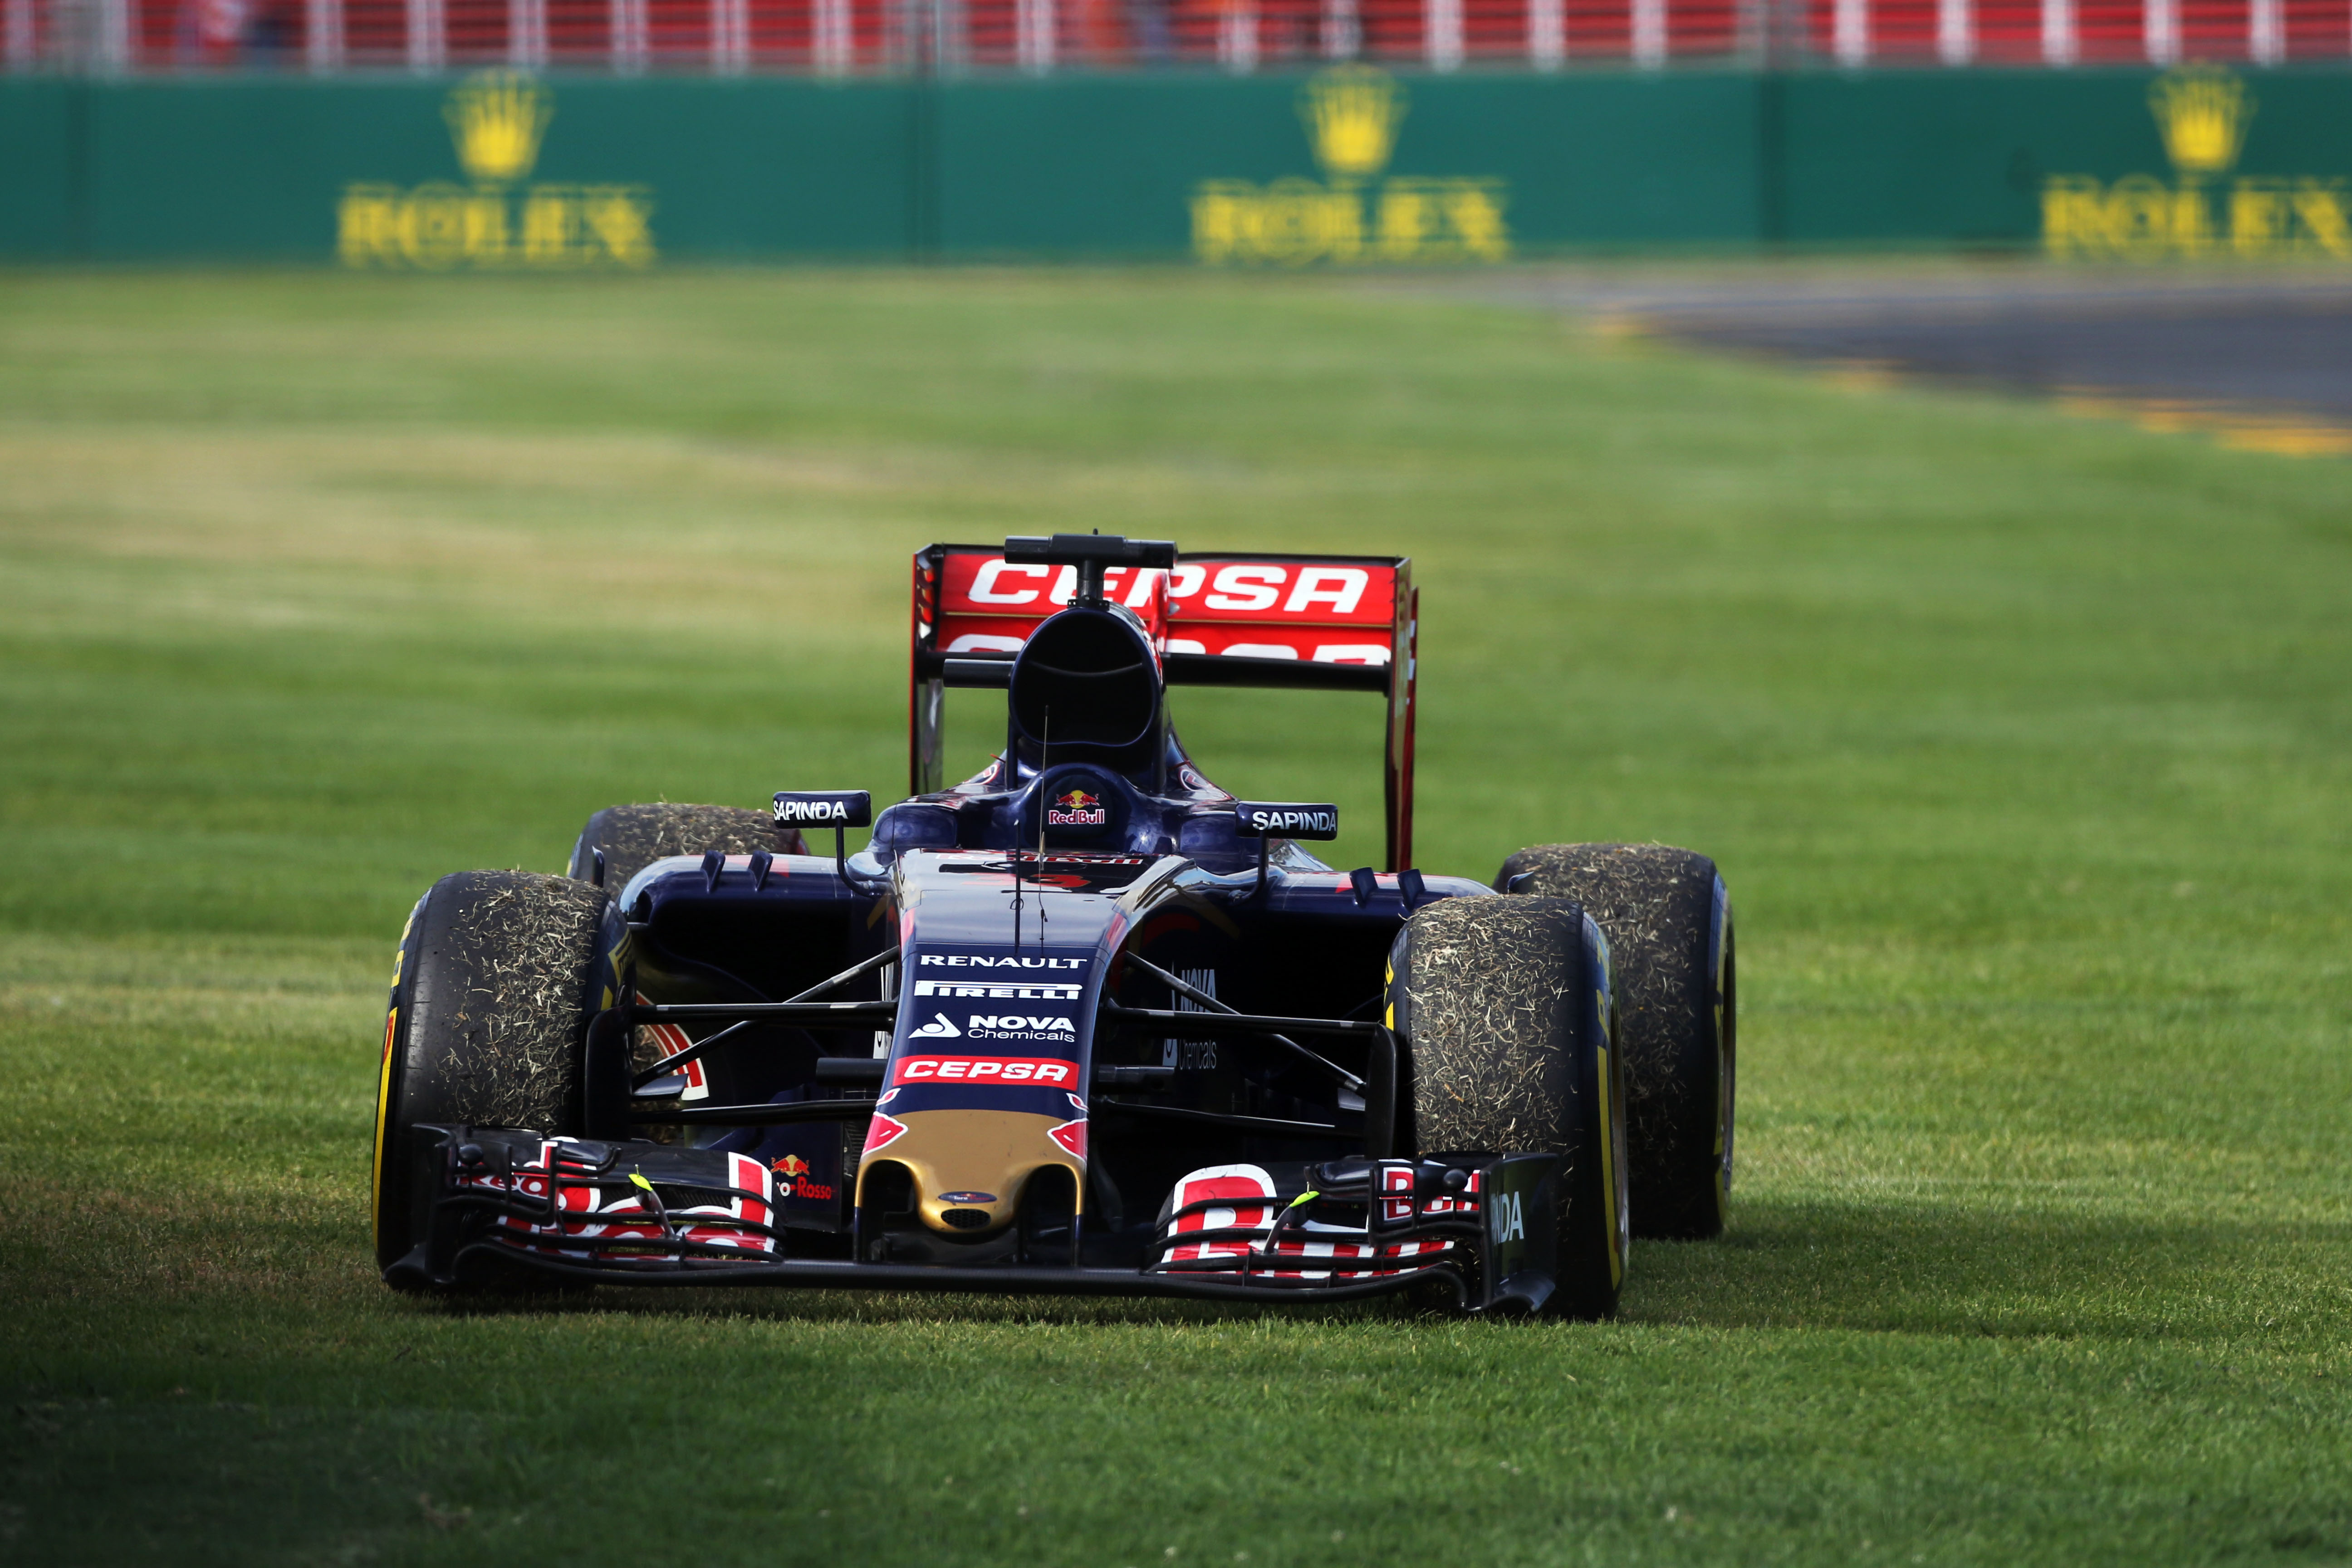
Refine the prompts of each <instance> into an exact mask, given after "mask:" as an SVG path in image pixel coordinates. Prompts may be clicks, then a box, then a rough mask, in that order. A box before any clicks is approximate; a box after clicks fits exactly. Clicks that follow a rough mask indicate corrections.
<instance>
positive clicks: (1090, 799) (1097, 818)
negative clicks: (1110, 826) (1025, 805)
mask: <svg viewBox="0 0 2352 1568" xmlns="http://www.w3.org/2000/svg"><path fill="white" fill-rule="evenodd" d="M1109 820H1110V811H1109V809H1108V807H1106V806H1105V805H1103V803H1102V796H1100V795H1088V794H1087V792H1086V791H1084V790H1082V789H1074V790H1072V791H1070V792H1069V793H1068V794H1067V795H1055V797H1054V798H1053V799H1052V800H1051V801H1049V802H1047V803H1046V805H1045V826H1048V827H1100V826H1103V825H1104V824H1105V823H1107V822H1108V821H1109Z"/></svg>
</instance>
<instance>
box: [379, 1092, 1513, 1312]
mask: <svg viewBox="0 0 2352 1568" xmlns="http://www.w3.org/2000/svg"><path fill="white" fill-rule="evenodd" d="M415 1136H417V1137H418V1138H420V1139H424V1140H427V1141H429V1142H430V1143H431V1145H432V1147H431V1149H430V1152H429V1157H428V1158H425V1159H421V1160H419V1161H417V1162H416V1165H415V1168H416V1169H417V1172H418V1183H419V1186H418V1191H417V1193H416V1194H415V1201H416V1204H417V1206H418V1211H419V1218H420V1220H421V1221H422V1222H423V1223H422V1224H421V1225H420V1226H419V1234H421V1235H423V1236H424V1237H425V1239H424V1241H423V1242H421V1243H420V1244H419V1245H418V1246H417V1247H415V1249H414V1250H412V1251H411V1252H410V1253H409V1254H408V1256H406V1257H405V1258H402V1259H400V1260H399V1261H398V1262H397V1263H394V1265H393V1266H392V1267H391V1268H387V1269H386V1270H385V1271H384V1273H385V1278H386V1279H389V1280H391V1281H392V1282H393V1283H394V1284H398V1285H403V1286H407V1287H410V1288H414V1289H454V1288H459V1287H463V1286H467V1285H475V1284H484V1283H491V1282H494V1281H496V1280H498V1279H501V1278H505V1279H512V1278H515V1277H516V1276H517V1274H518V1273H519V1272H520V1273H521V1274H525V1275H538V1276H541V1277H552V1278H560V1279H578V1280H604V1281H609V1282H613V1283H626V1284H688V1285H721V1284H768V1285H786V1286H803V1287H814V1288H818V1289H847V1290H856V1289H915V1290H962V1291H1004V1292H1037V1293H1056V1294H1077V1295H1114V1296H1116V1295H1132V1296H1183V1297H1194V1298H1202V1299H1209V1300H1282V1301H1292V1302H1300V1301H1308V1300H1325V1301H1330V1300H1355V1299H1358V1298H1361V1297H1366V1296H1377V1295H1385V1294H1388V1293H1391V1292H1393V1291H1397V1290H1402V1289H1409V1288H1412V1287H1413V1286H1415V1285H1416V1284H1420V1283H1422V1282H1424V1281H1435V1282H1439V1283H1440V1284H1442V1285H1444V1286H1450V1287H1451V1288H1452V1290H1453V1292H1454V1299H1455V1300H1456V1302H1457V1303H1458V1304H1459V1305H1460V1306H1461V1307H1462V1308H1463V1309H1464V1310H1468V1311H1473V1312H1496V1313H1502V1314H1511V1313H1532V1312H1537V1311H1540V1310H1542V1309H1543V1307H1544V1304H1545V1302H1546V1301H1547V1300H1549V1298H1550V1296H1551V1294H1552V1292H1553V1289H1554V1288H1555V1282H1556V1278H1557V1274H1556V1271H1557V1268H1558V1246H1557V1242H1556V1238H1555V1236H1554V1220H1553V1213H1554V1192H1553V1184H1554V1183H1555V1181H1556V1180H1557V1173H1558V1170H1559V1159H1558V1157H1557V1156H1554V1155H1549V1154H1449V1155H1442V1156H1438V1157H1435V1158H1433V1159H1426V1160H1361V1159H1353V1160H1335V1161H1328V1162H1323V1163H1318V1164H1299V1165H1290V1166H1275V1167H1258V1166H1243V1167H1215V1168H1213V1169H1212V1170H1211V1171H1209V1172H1196V1173H1193V1174H1192V1176H1189V1177H1187V1178H1185V1181H1184V1182H1183V1183H1180V1184H1178V1187H1177V1189H1176V1190H1175V1192H1173V1193H1171V1194H1170V1199H1169V1202H1168V1204H1167V1205H1165V1206H1164V1207H1163V1209H1162V1212H1161V1216H1160V1227H1159V1231H1158V1234H1157V1236H1156V1237H1155V1239H1154V1241H1153V1244H1152V1247H1151V1251H1150V1258H1148V1259H1147V1261H1146V1264H1145V1266H1144V1267H1143V1268H1141V1269H1134V1268H1040V1267H1024V1266H1015V1265H990V1266H984V1267H970V1268H958V1267H952V1266H941V1265H930V1264H882V1263H861V1262H854V1261H850V1260H847V1259H844V1258H794V1257H792V1256H789V1255H788V1254H787V1253H786V1252H785V1250H784V1248H785V1243H786V1235H787V1233H786V1232H785V1231H784V1230H783V1229H782V1227H780V1226H778V1225H777V1223H776V1220H777V1215H776V1213H775V1209H774V1206H773V1205H774V1194H773V1190H772V1185H771V1181H772V1178H771V1176H770V1173H769V1172H768V1171H767V1169H766V1168H765V1167H764V1166H762V1165H761V1163H760V1162H759V1161H757V1160H754V1159H751V1158H750V1157H748V1156H746V1155H742V1154H732V1153H728V1152H722V1151H719V1150H715V1149H687V1148H679V1147H677V1146H675V1145H671V1144H663V1143H652V1142H597V1141H593V1140H586V1139H574V1138H551V1137H543V1136H541V1134H539V1133H537V1132H531V1131H521V1130H519V1129H512V1128H482V1127H432V1126H420V1127H418V1128H416V1129H415ZM1237 1171H1238V1172H1248V1173H1251V1174H1250V1175H1249V1176H1247V1177H1244V1178H1240V1179H1241V1180H1244V1181H1245V1182H1246V1183H1247V1184H1248V1186H1247V1188H1246V1191H1244V1189H1243V1188H1241V1187H1233V1188H1231V1189H1230V1190H1226V1189H1224V1188H1218V1189H1217V1190H1211V1188H1210V1187H1206V1186H1201V1185H1199V1184H1201V1183H1202V1181H1203V1180H1204V1179H1207V1180H1211V1181H1216V1180H1221V1179H1227V1180H1229V1179H1232V1178H1230V1177H1229V1173H1233V1172H1237ZM1180 1198H1181V1199H1182V1200H1183V1201H1181V1202H1180V1201H1178V1200H1179V1199H1180ZM1253 1200H1254V1201H1253Z"/></svg>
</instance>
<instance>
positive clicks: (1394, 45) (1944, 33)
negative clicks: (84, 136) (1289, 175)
mask: <svg viewBox="0 0 2352 1568" xmlns="http://www.w3.org/2000/svg"><path fill="white" fill-rule="evenodd" d="M1796 58H1810V59H1819V60H1825V61H1833V62H1836V63H1838V64H1841V65H1846V66H1865V65H1871V64H1887V65H1933V64H1942V65H1947V66H1965V65H1973V64H1984V65H2007V66H2030V65H2042V66H2055V67H2065V66H2074V65H2110V64H2111V65H2124V64H2142V63H2145V64H2151V65H2159V66H2164V65H2172V64H2175V63H2177V62H2179V61H2182V60H2228V61H2245V62H2251V63H2253V64H2258V65H2278V64H2284V63H2288V62H2292V61H2305V60H2322V59H2344V58H2352V0H0V64H5V66H6V67H7V68H12V69H17V70H25V69H58V68H64V69H79V70H90V71H99V72H110V71H178V70H190V69H205V68H237V67H251V66H257V65H266V64H278V65H298V66H301V67H305V68H309V69H310V70H313V71H320V72H332V71H339V70H345V69H383V68H394V69H406V70H414V71H425V72H430V71H438V70H442V69H446V68H466V67H474V66H483V65H513V66H520V67H526V68H539V67H547V66H557V67H562V68H571V69H601V70H611V71H615V72H622V73H630V72H639V71H647V70H658V71H677V72H686V71H709V72H719V73H731V72H741V71H774V72H813V73H817V74H822V75H835V76H843V75H853V74H883V73H891V72H898V71H904V70H908V69H915V68H927V69H940V70H958V69H978V70H996V69H1001V70H1022V71H1029V72H1046V71H1053V70H1057V69H1105V68H1134V67H1148V66H1155V65H1165V64H1180V65H1189V64H1201V65H1214V66H1219V67H1223V68H1225V69H1227V70H1233V71H1250V70H1257V69H1268V68H1283V67H1286V66H1297V65H1308V64H1313V63H1318V62H1322V61H1329V60H1347V59H1364V60H1374V61H1379V62H1381V63H1383V64H1390V65H1397V66H1411V67H1418V68H1427V69H1432V70H1439V71H1445V70H1453V69H1454V68H1459V67H1463V66H1474V65H1475V66H1520V67H1526V68H1533V69H1537V70H1551V69H1557V68H1561V67H1572V66H1576V65H1579V64H1583V63H1593V64H1626V63H1630V64H1633V65H1636V66H1644V67H1657V66H1665V65H1669V64H1673V63H1675V62H1681V61H1690V62H1710V61H1711V62H1717V63H1760V62H1763V61H1766V60H1769V59H1779V60H1790V59H1796Z"/></svg>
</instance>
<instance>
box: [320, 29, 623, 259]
mask: <svg viewBox="0 0 2352 1568" xmlns="http://www.w3.org/2000/svg"><path fill="white" fill-rule="evenodd" d="M554 116H555V95H554V93H553V92H551V91H550V90H549V89H548V88H547V87H546V86H545V85H544V84H542V83H541V82H539V81H538V80H536V79H533V78H532V77H530V75H529V74H527V73H525V72H522V71H509V70H490V71H482V72H480V73H478V75H475V76H473V77H470V78H468V79H466V80H465V81H463V82H460V83H459V84H458V85H457V87H456V88H454V89H451V91H450V93H449V97H448V100H446V103H444V105H443V106H442V117H443V118H444V119H445V120H446V121H448V124H449V134H450V136H451V138H452V139H453V140H454V141H455V142H456V143H457V161H458V163H460V164H462V165H463V166H464V168H465V171H466V174H467V178H468V179H470V180H471V181H472V182H473V183H472V184H470V185H460V184H453V183H451V182H448V181H443V180H431V181H427V182H426V183H425V184H421V185H416V186H413V187H409V186H401V185H394V184H380V183H374V182H366V181H362V182H355V183H353V184H348V185H346V186H344V187H343V195H342V201H341V205H340V207H339V209H338V212H337V216H336V251H337V254H338V255H340V256H341V258H342V262H343V265H344V266H346V267H359V268H391V269H394V270H404V269H419V270H424V271H433V272H445V271H449V270H453V269H478V268H492V269H504V268H526V269H530V270H539V271H547V270H580V269H583V268H645V267H650V266H651V265H653V262H654V260H655V257H656V251H655V248H654V235H653V199H652V195H651V193H650V192H648V191H646V189H645V187H643V186H642V185H620V184H545V183H533V184H520V183H519V182H521V181H524V180H527V179H529V177H530V172H531V169H532V168H533V167H534V166H535V165H536V164H537V163H538V162H539V146H540V140H541V137H542V136H543V135H545V133H546V131H547V124H548V121H550V120H551V119H553V118H554Z"/></svg>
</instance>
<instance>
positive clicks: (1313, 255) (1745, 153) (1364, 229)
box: [938, 67, 1759, 264]
mask: <svg viewBox="0 0 2352 1568" xmlns="http://www.w3.org/2000/svg"><path fill="white" fill-rule="evenodd" d="M1757 82H1758V79H1757V78H1756V77H1755V76H1753V75H1750V74H1745V73H1741V74H1732V73H1719V74H1717V73H1710V74H1696V73H1693V74H1679V73H1678V74H1675V75H1671V76H1669V75H1662V74H1656V73H1645V74H1640V75H1635V74H1623V75H1617V74H1609V75H1603V74H1599V73H1595V74H1592V75H1587V76H1578V77H1573V78H1559V77H1535V76H1524V75H1519V76H1453V77H1417V78H1413V79H1409V80H1401V79H1397V78H1395V77H1392V76H1391V75H1389V74H1388V73H1387V72H1384V71H1380V70H1375V69H1371V68H1365V67H1341V68H1335V69H1332V70H1328V71H1324V72H1319V73H1317V74H1316V75H1314V76H1311V77H1307V78H1306V79H1303V80H1302V79H1298V78H1288V79H1285V78H1280V77H1272V78H1267V77H1252V78H1242V79H1223V80H1216V79H1209V80H1202V79H1159V80H1144V81H1121V80H1113V79H1102V78H1095V79H1075V80H1055V81H1046V82H1039V83H1010V82H1008V83H1003V84H968V85H967V84H959V85H957V86H955V87H952V88H950V89H947V90H946V91H944V92H942V93H941V94H940V117H939V132H940V133H939V153H940V164H939V175H938V189H939V193H940V229H939V234H940V248H941V250H942V251H943V252H945V253H947V254H949V255H961V254H983V255H984V254H992V253H994V254H1005V255H1013V254H1020V253H1023V252H1031V253H1034V252H1036V251H1039V250H1049V251H1054V252H1057V253H1062V254H1069V255H1085V254H1089V253H1094V254H1114V255H1116V254H1125V255H1161V256H1165V255H1170V254H1178V253H1182V252H1184V251H1187V250H1189V251H1191V252H1192V253H1193V254H1194V255H1196V256H1197V257H1198V258H1200V259H1202V260H1203V261H1207V262H1212V263H1215V262H1240V263H1249V262H1270V263H1275V264H1300V263H1306V262H1315V261H1327V262H1341V263H1347V262H1361V261H1391V262H1423V261H1495V260H1502V259H1505V258H1507V257H1509V256H1510V255H1512V254H1513V253H1514V252H1516V251H1517V250H1519V249H1521V248H1523V247H1529V246H1532V247H1536V248H1538V249H1547V248H1556V247H1561V246H1569V245H1644V244H1659V243H1667V244H1690V243H1713V244H1745V243H1749V242H1751V241H1752V240H1753V239H1754V237H1755V236H1756V233H1757V224H1758V210H1757V200H1758V192H1759V178H1758V174H1759V171H1758V168H1757V163H1756V148H1757V144H1758V142H1757V137H1756V133H1755V132H1756V124H1757V102H1758V89H1757Z"/></svg>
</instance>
